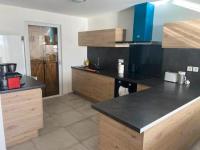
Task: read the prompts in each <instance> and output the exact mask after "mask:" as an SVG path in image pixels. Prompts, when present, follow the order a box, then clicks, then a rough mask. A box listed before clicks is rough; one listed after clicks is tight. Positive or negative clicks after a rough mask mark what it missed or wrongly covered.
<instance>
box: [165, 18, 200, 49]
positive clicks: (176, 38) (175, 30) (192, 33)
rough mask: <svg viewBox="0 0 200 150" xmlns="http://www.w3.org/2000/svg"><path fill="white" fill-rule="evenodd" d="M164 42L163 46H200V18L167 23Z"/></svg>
mask: <svg viewBox="0 0 200 150" xmlns="http://www.w3.org/2000/svg"><path fill="white" fill-rule="evenodd" d="M162 43H163V44H162V46H163V48H200V20H190V21H181V22H176V23H168V24H165V26H164V36H163V42H162Z"/></svg>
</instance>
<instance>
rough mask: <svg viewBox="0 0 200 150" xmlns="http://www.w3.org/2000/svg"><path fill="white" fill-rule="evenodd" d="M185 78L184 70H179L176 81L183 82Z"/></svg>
mask: <svg viewBox="0 0 200 150" xmlns="http://www.w3.org/2000/svg"><path fill="white" fill-rule="evenodd" d="M186 80H187V78H186V72H183V71H179V72H178V83H179V84H185V82H186Z"/></svg>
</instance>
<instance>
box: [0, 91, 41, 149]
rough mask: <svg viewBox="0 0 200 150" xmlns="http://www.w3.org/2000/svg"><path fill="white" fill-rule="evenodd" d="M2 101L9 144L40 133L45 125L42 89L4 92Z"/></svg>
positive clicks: (11, 144)
mask: <svg viewBox="0 0 200 150" xmlns="http://www.w3.org/2000/svg"><path fill="white" fill-rule="evenodd" d="M1 103H2V111H3V122H4V128H5V137H6V145H7V146H13V145H15V144H18V143H21V142H24V141H26V140H29V139H31V138H33V137H35V136H37V135H38V130H39V129H40V128H42V127H43V106H42V104H43V103H42V92H41V89H34V90H26V91H20V92H13V93H8V94H2V95H1Z"/></svg>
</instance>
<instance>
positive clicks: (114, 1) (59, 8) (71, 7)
mask: <svg viewBox="0 0 200 150" xmlns="http://www.w3.org/2000/svg"><path fill="white" fill-rule="evenodd" d="M145 1H149V0H87V1H86V2H84V3H74V2H72V0H0V4H6V5H13V6H19V7H24V8H32V9H38V10H44V11H49V12H55V13H62V14H68V15H73V16H82V17H90V16H94V15H99V14H102V13H108V12H113V11H119V10H123V9H125V8H128V7H131V6H133V5H134V4H137V3H141V2H145ZM151 1H155V0H151Z"/></svg>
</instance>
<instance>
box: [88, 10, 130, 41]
mask: <svg viewBox="0 0 200 150" xmlns="http://www.w3.org/2000/svg"><path fill="white" fill-rule="evenodd" d="M116 27H121V28H124V29H126V30H127V33H126V40H128V41H129V40H131V39H132V33H133V8H128V9H125V10H123V11H120V12H113V13H109V14H103V15H100V16H94V17H90V18H89V19H88V29H89V30H100V29H110V28H116Z"/></svg>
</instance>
